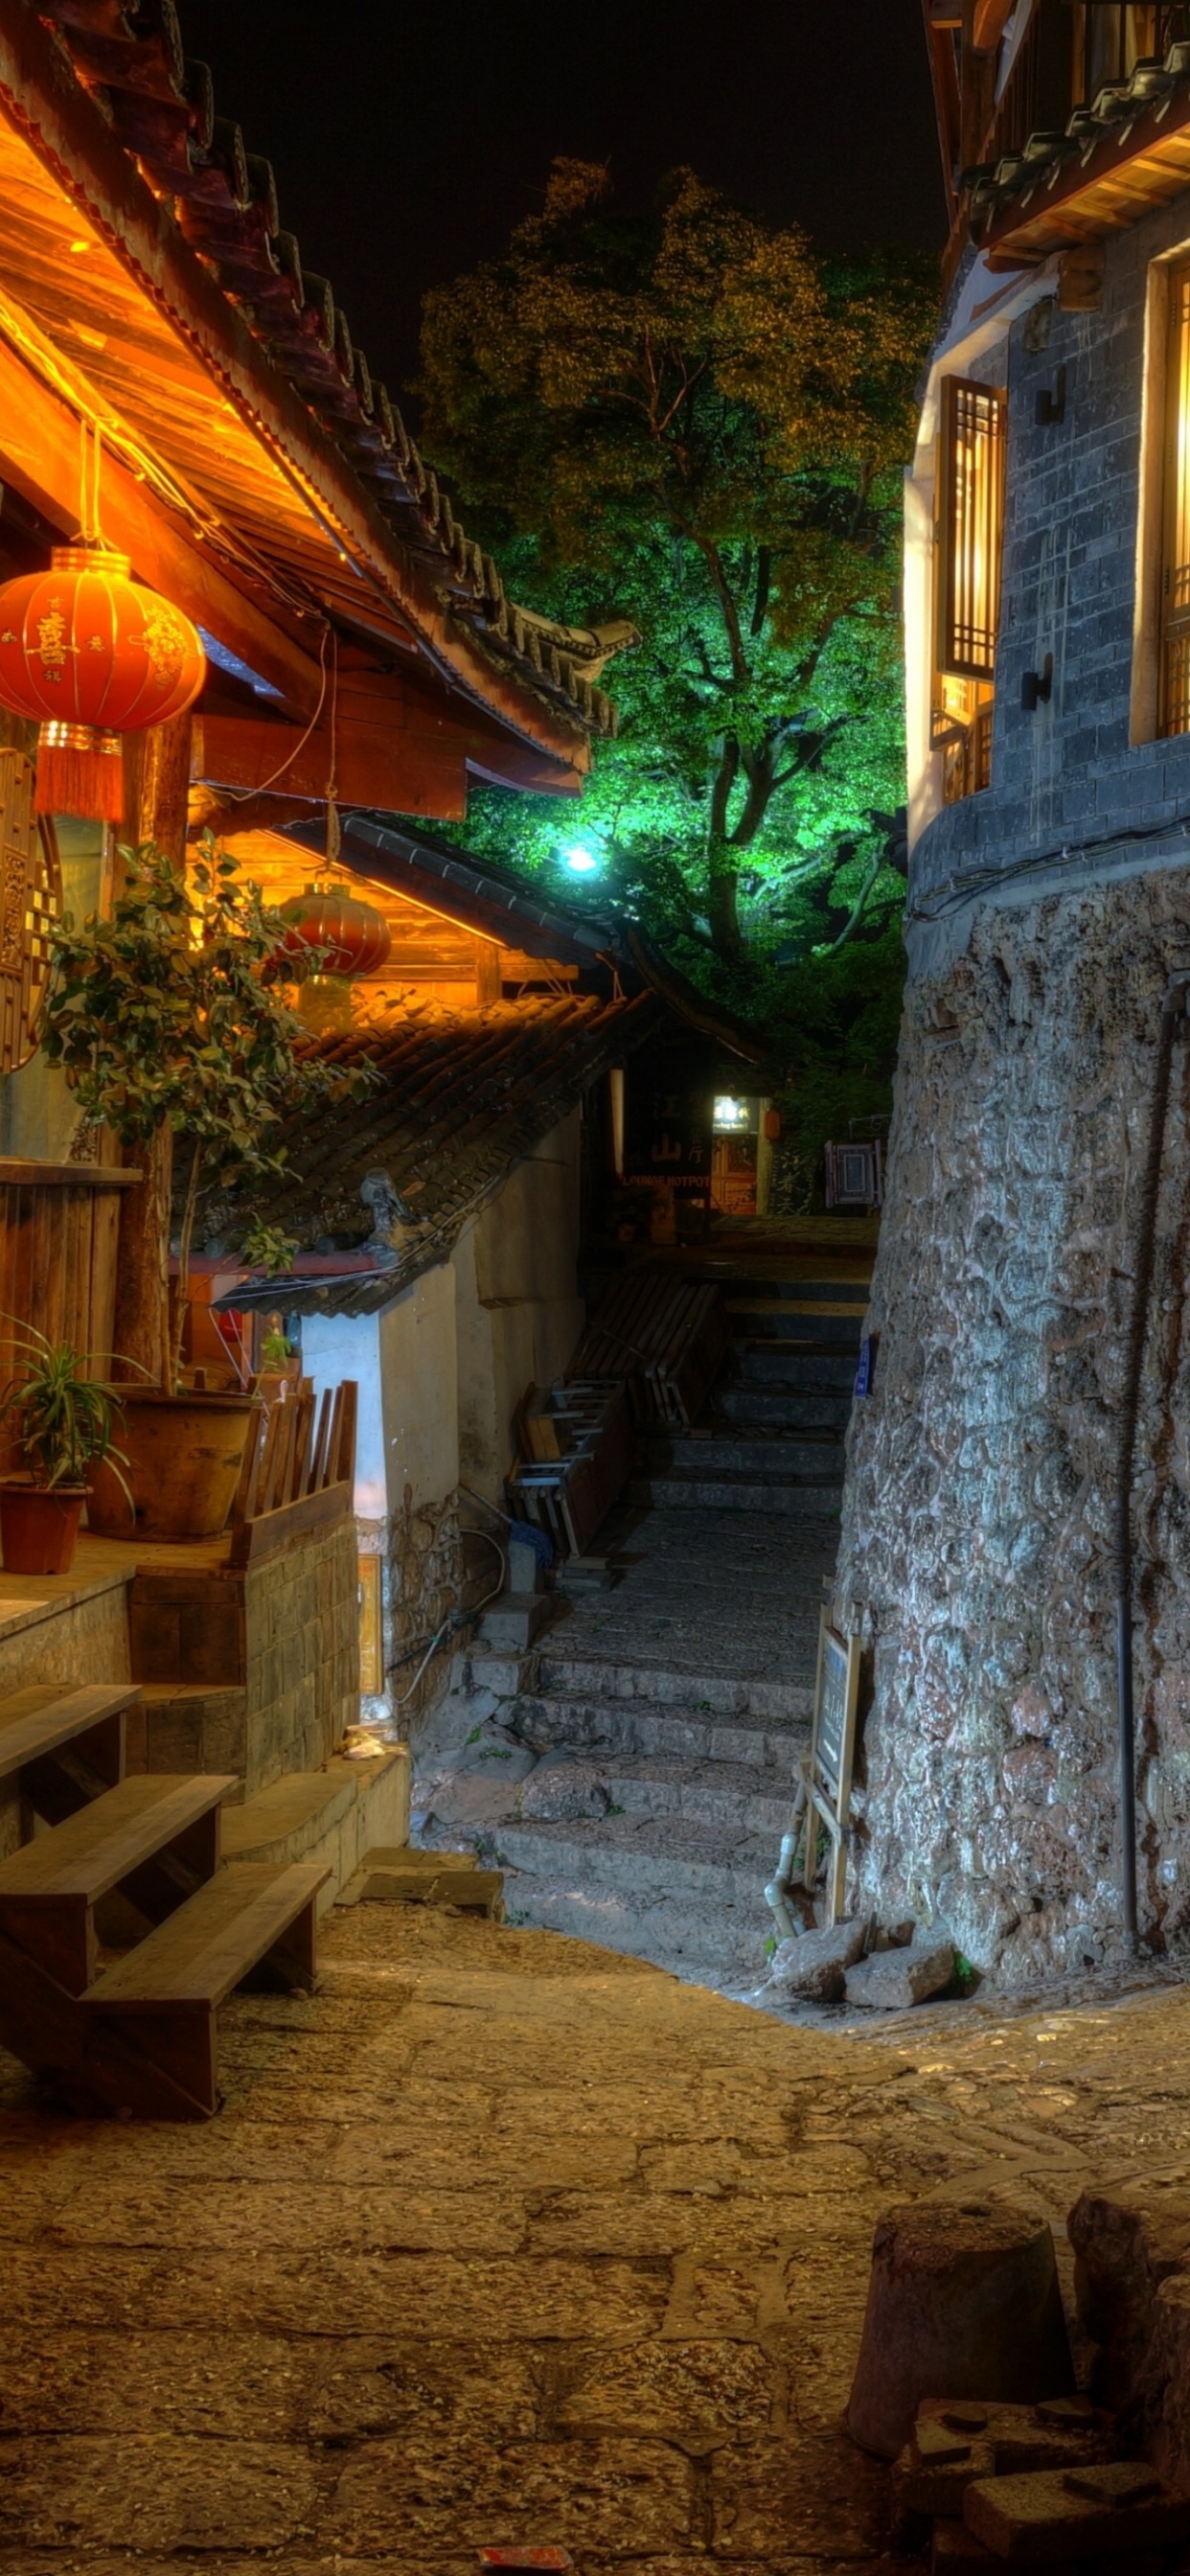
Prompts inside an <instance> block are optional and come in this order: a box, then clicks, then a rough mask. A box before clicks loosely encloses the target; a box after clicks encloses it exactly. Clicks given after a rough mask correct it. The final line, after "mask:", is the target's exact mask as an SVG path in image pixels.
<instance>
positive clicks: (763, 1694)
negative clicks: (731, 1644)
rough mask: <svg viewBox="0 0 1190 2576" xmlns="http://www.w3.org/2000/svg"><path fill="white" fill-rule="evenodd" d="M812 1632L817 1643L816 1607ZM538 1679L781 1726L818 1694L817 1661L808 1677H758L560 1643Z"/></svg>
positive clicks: (547, 1690) (579, 1692)
mask: <svg viewBox="0 0 1190 2576" xmlns="http://www.w3.org/2000/svg"><path fill="white" fill-rule="evenodd" d="M807 1624H808V1625H809V1622H808V1623H807ZM813 1634H814V1638H815V1643H817V1636H818V1623H817V1612H816V1611H815V1612H814V1613H813ZM537 1679H538V1682H539V1685H540V1689H541V1692H542V1693H543V1695H545V1696H548V1697H560V1698H566V1699H573V1700H576V1701H595V1700H598V1701H602V1700H605V1699H606V1700H613V1701H628V1702H629V1703H641V1704H642V1705H644V1706H646V1707H648V1708H652V1709H656V1710H657V1711H659V1712H660V1711H664V1712H665V1713H666V1714H667V1715H668V1714H672V1713H673V1712H674V1711H676V1712H677V1713H678V1714H679V1715H680V1716H685V1715H690V1716H692V1717H696V1718H707V1719H710V1718H720V1717H740V1718H759V1719H761V1720H762V1721H763V1722H764V1723H766V1724H768V1725H776V1726H778V1727H783V1726H790V1725H795V1726H796V1725H799V1724H803V1725H804V1724H805V1723H806V1721H807V1720H808V1718H809V1716H810V1713H811V1709H812V1705H813V1695H814V1692H813V1685H814V1668H813V1663H811V1666H810V1671H809V1675H808V1677H807V1679H806V1680H805V1681H802V1680H800V1679H798V1680H789V1679H770V1680H767V1681H758V1680H755V1679H753V1678H752V1677H750V1676H748V1675H737V1674H726V1673H723V1672H717V1673H707V1672H696V1671H695V1672H690V1671H678V1670H675V1669H673V1668H672V1667H671V1666H668V1665H667V1666H666V1667H664V1668H662V1669H659V1668H658V1667H657V1666H655V1665H650V1664H642V1663H636V1662H633V1661H632V1660H630V1659H629V1657H627V1656H625V1657H624V1659H623V1661H619V1660H617V1659H615V1658H613V1657H611V1656H608V1657H604V1656H599V1657H595V1656H576V1655H566V1654H564V1653H562V1652H561V1651H560V1649H557V1648H555V1649H553V1650H552V1651H548V1652H543V1653H542V1654H541V1655H540V1656H539V1658H538V1663H537ZM641 1749H642V1751H643V1750H645V1749H646V1748H644V1747H643V1746H642V1748H641Z"/></svg>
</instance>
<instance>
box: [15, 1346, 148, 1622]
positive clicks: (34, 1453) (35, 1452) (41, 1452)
mask: <svg viewBox="0 0 1190 2576" xmlns="http://www.w3.org/2000/svg"><path fill="white" fill-rule="evenodd" d="M8 1347H9V1349H10V1350H12V1351H14V1352H15V1353H16V1355H17V1369H16V1373H15V1374H14V1375H13V1376H12V1377H11V1378H10V1379H9V1381H8V1384H7V1385H6V1386H5V1387H4V1388H2V1389H0V1426H2V1428H3V1429H4V1431H6V1432H7V1434H8V1437H9V1440H10V1442H11V1444H12V1446H13V1447H14V1448H15V1450H16V1452H17V1454H18V1456H20V1457H22V1458H24V1459H25V1460H26V1461H27V1469H26V1472H25V1474H24V1475H6V1476H4V1477H3V1478H0V1549H2V1550H3V1555H4V1568H5V1572H6V1573H8V1574H69V1572H70V1568H71V1565H72V1563H73V1561H74V1551H75V1546H76V1544H77V1540H78V1529H79V1519H80V1515H81V1513H82V1508H83V1504H84V1503H85V1501H86V1499H87V1493H88V1489H89V1478H90V1477H91V1476H92V1475H93V1474H94V1473H95V1471H96V1470H97V1469H98V1468H99V1467H101V1466H102V1467H105V1468H106V1471H107V1473H108V1474H109V1475H110V1476H111V1477H112V1478H113V1479H114V1480H115V1482H116V1484H117V1485H119V1486H123V1489H124V1493H125V1495H126V1496H127V1499H128V1504H129V1506H130V1505H131V1499H132V1498H131V1495H130V1494H129V1492H128V1486H127V1484H126V1482H125V1479H124V1473H123V1471H124V1468H125V1467H126V1466H127V1463H128V1461H127V1459H126V1457H125V1455H124V1452H123V1450H121V1449H118V1448H117V1447H116V1444H115V1432H116V1424H117V1418H118V1417H120V1416H121V1415H122V1412H123V1397H122V1396H121V1394H120V1393H119V1392H118V1391H117V1389H116V1388H115V1387H113V1386H110V1385H109V1384H108V1383H107V1381H106V1380H105V1379H103V1378H98V1377H93V1376H91V1375H90V1374H89V1373H88V1372H89V1366H90V1363H89V1362H88V1361H86V1360H85V1359H84V1358H82V1356H81V1355H80V1354H79V1353H78V1352H77V1351H73V1350H72V1349H71V1347H70V1344H69V1343H68V1342H50V1341H47V1339H46V1336H45V1334H44V1333H39V1332H38V1331H37V1328H36V1326H35V1325H32V1324H18V1325H17V1328H16V1331H15V1332H14V1333H12V1334H10V1336H9V1338H8Z"/></svg>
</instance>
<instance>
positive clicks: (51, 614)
mask: <svg viewBox="0 0 1190 2576" xmlns="http://www.w3.org/2000/svg"><path fill="white" fill-rule="evenodd" d="M37 649H38V651H39V653H40V655H41V667H42V670H43V671H44V673H45V676H46V678H47V680H60V679H61V677H62V673H63V670H64V668H65V664H66V620H65V618H64V616H63V614H62V602H61V600H60V599H51V601H50V604H49V607H48V608H47V610H46V612H45V615H44V617H39V618H38V620H37Z"/></svg>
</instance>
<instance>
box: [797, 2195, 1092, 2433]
mask: <svg viewBox="0 0 1190 2576" xmlns="http://www.w3.org/2000/svg"><path fill="white" fill-rule="evenodd" d="M940 2388H942V2389H946V2390H948V2391H949V2392H950V2395H951V2398H952V2401H953V2400H961V2399H964V2398H967V2399H971V2400H974V2401H977V2402H982V2403H987V2402H988V2401H990V2400H993V2399H1007V2400H1010V2401H1013V2402H1015V2403H1017V2404H1020V2405H1035V2404H1036V2403H1037V2401H1038V2399H1040V2398H1045V2397H1059V2396H1064V2395H1067V2394H1072V2393H1073V2390H1074V2372H1073V2368H1072V2366H1071V2359H1070V2346H1069V2342H1068V2340H1067V2334H1066V2320H1065V2317H1064V2315H1063V2312H1062V2300H1061V2294H1060V2291H1059V2287H1058V2272H1057V2264H1056V2261H1055V2256H1054V2240H1053V2237H1052V2235H1051V2233H1050V2229H1049V2225H1048V2223H1047V2221H1046V2220H1044V2219H1039V2218H1037V2217H1035V2216H1034V2215H1033V2213H1032V2212H1031V2211H1029V2210H1023V2209H1016V2208H1013V2207H1012V2206H1011V2204H1009V2203H1007V2202H1000V2203H998V2204H996V2205H995V2206H994V2207H993V2206H992V2205H991V2204H989V2203H977V2204H967V2205H965V2206H963V2205H960V2206H958V2207H956V2206H954V2205H953V2204H952V2203H944V2202H937V2201H925V2202H917V2203H914V2204H912V2205H910V2206H909V2207H905V2208H899V2209H893V2210H890V2211H889V2213H888V2215H887V2216H886V2217H884V2218H882V2219H880V2220H879V2221H878V2223H877V2226H876V2231H875V2236H874V2238H873V2244H872V2270H871V2276H870V2279H869V2283H868V2302H867V2309H866V2312H865V2316H864V2328H863V2337H862V2340H861V2344H860V2352H859V2359H858V2362H857V2364H856V2371H855V2379H854V2382H853V2384H852V2389H851V2396H850V2399H849V2402H848V2409H847V2423H848V2429H849V2431H850V2433H851V2435H852V2438H853V2440H855V2441H856V2442H858V2443H859V2445H860V2447H861V2449H862V2450H866V2451H874V2452H876V2453H877V2454H878V2456H879V2457H880V2458H882V2459H886V2460H895V2459H896V2458H897V2456H898V2454H899V2453H900V2452H901V2451H902V2450H903V2449H904V2446H905V2444H906V2443H907V2442H908V2441H909V2439H910V2437H911V2435H912V2433H913V2429H914V2425H915V2423H916V2420H917V2415H918V2410H919V2408H920V2406H921V2404H922V2401H923V2399H927V2398H935V2397H936V2396H937V2392H938V2390H939V2389H940Z"/></svg>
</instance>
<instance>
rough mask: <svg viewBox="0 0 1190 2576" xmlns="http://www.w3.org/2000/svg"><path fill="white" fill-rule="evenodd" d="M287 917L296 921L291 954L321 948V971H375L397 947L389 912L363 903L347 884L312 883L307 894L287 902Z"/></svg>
mask: <svg viewBox="0 0 1190 2576" xmlns="http://www.w3.org/2000/svg"><path fill="white" fill-rule="evenodd" d="M281 915H282V919H283V920H285V921H287V922H289V924H290V925H291V926H290V931H289V935H288V937H287V939H286V942H285V947H286V951H287V953H288V955H289V956H291V957H294V958H296V957H299V956H300V955H301V954H302V952H303V950H305V951H306V952H307V953H308V952H309V951H311V950H314V951H316V952H321V953H320V954H319V956H318V964H317V966H316V968H315V973H316V974H318V975H375V974H376V973H377V972H378V970H379V968H380V967H381V966H383V965H384V963H385V960H386V958H387V956H388V953H389V950H390V948H391V946H392V936H391V933H390V931H389V926H388V923H387V921H386V920H385V918H384V915H383V913H382V912H377V911H376V908H375V906H374V905H373V904H370V903H357V901H356V899H355V896H354V895H350V894H347V893H346V892H345V891H344V889H343V887H342V886H337V885H335V886H318V885H311V886H307V887H306V891H305V893H304V894H298V895H293V896H291V898H290V900H289V902H288V903H283V904H282V906H281Z"/></svg>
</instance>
